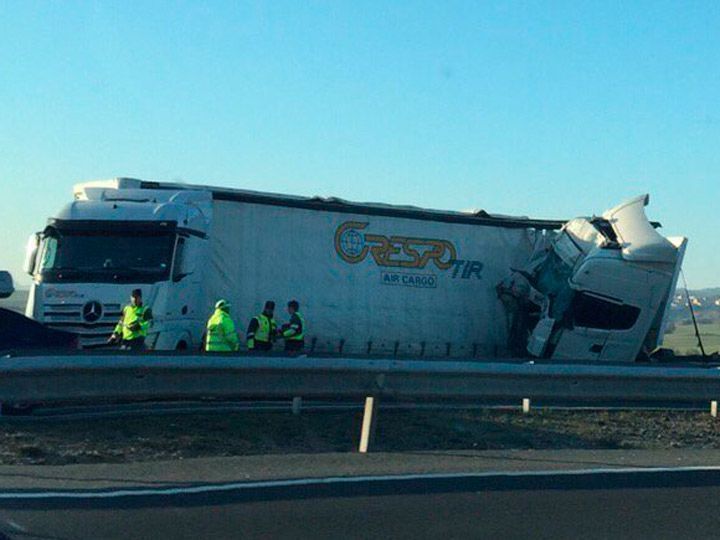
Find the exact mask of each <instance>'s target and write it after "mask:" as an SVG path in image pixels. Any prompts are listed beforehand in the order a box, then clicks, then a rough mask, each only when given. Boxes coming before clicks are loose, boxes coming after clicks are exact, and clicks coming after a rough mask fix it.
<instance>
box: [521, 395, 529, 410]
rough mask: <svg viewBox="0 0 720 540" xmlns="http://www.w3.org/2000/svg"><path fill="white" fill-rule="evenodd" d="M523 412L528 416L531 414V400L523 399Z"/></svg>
mask: <svg viewBox="0 0 720 540" xmlns="http://www.w3.org/2000/svg"><path fill="white" fill-rule="evenodd" d="M522 412H523V413H525V414H528V413H529V412H530V398H523V400H522Z"/></svg>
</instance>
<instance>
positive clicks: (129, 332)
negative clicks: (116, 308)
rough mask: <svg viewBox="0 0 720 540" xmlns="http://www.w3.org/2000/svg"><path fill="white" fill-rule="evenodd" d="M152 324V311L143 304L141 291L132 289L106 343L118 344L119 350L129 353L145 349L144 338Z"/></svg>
mask: <svg viewBox="0 0 720 540" xmlns="http://www.w3.org/2000/svg"><path fill="white" fill-rule="evenodd" d="M151 322H152V310H151V309H150V308H149V307H147V306H145V305H144V304H143V300H142V291H141V290H140V289H134V290H133V291H132V293H131V294H130V303H129V304H128V305H127V306H125V307H124V308H123V310H122V315H121V316H120V320H119V321H118V323H117V325H115V330H113V333H112V335H111V336H110V339H108V343H110V344H116V343H118V342H119V343H120V348H121V349H124V350H130V351H141V350H143V349H145V338H146V337H147V334H148V329H149V328H150V323H151Z"/></svg>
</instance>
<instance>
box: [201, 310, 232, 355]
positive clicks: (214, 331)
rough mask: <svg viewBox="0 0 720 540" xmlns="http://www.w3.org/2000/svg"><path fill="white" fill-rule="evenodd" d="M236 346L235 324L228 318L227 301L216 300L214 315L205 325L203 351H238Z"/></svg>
mask: <svg viewBox="0 0 720 540" xmlns="http://www.w3.org/2000/svg"><path fill="white" fill-rule="evenodd" d="M238 345H239V339H238V335H237V333H236V332H235V323H234V322H233V320H232V318H231V317H230V303H229V302H228V301H227V300H218V301H217V303H216V304H215V313H213V314H212V316H211V317H210V319H209V320H208V323H207V336H206V338H205V350H206V351H208V352H232V351H237V350H238Z"/></svg>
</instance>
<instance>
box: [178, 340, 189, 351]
mask: <svg viewBox="0 0 720 540" xmlns="http://www.w3.org/2000/svg"><path fill="white" fill-rule="evenodd" d="M187 348H188V346H187V342H185V341H180V342H178V344H177V346H176V347H175V350H176V351H187Z"/></svg>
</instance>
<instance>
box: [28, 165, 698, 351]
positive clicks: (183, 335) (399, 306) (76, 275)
mask: <svg viewBox="0 0 720 540" xmlns="http://www.w3.org/2000/svg"><path fill="white" fill-rule="evenodd" d="M647 202H648V199H647V197H641V198H638V199H635V200H633V201H630V202H628V203H626V204H625V205H621V206H619V207H617V208H615V209H613V210H611V211H609V212H607V213H605V214H603V216H602V217H599V218H579V219H575V220H572V221H570V222H567V223H565V222H563V221H552V220H536V219H529V218H515V217H507V216H497V215H489V214H487V213H485V212H482V211H480V212H467V213H464V212H444V211H436V210H426V209H420V208H415V207H406V206H390V205H383V204H358V203H350V202H346V201H343V200H340V199H334V198H318V197H316V198H306V197H294V196H286V195H275V194H268V193H259V192H254V191H246V190H235V189H226V188H214V187H206V186H190V185H186V184H171V183H160V182H150V181H143V180H138V179H132V178H116V179H113V180H102V181H93V182H86V183H83V184H78V185H76V186H75V188H74V200H73V202H71V203H70V204H68V205H67V206H65V207H64V208H63V209H62V210H61V211H60V212H59V213H58V214H57V215H55V216H54V217H52V218H50V219H49V220H48V223H47V226H46V227H45V228H44V229H43V231H42V232H39V233H37V234H35V235H33V236H32V237H31V239H30V241H29V244H28V253H27V258H26V264H25V266H26V271H27V272H28V273H29V274H30V275H31V276H32V277H33V285H32V288H31V290H30V296H29V300H28V305H27V312H26V313H27V315H28V316H29V317H32V318H34V319H37V320H38V321H41V322H43V323H44V324H46V325H48V326H50V327H52V328H57V329H61V330H66V331H72V332H76V333H77V334H79V336H80V341H81V343H82V345H83V346H85V347H94V346H102V345H103V344H104V343H105V340H106V339H107V337H108V336H109V334H110V333H111V331H112V328H113V327H114V325H115V323H116V321H117V319H118V317H119V316H120V311H121V307H122V305H123V304H124V303H125V302H126V301H127V299H128V296H129V293H130V291H131V290H132V289H135V288H140V289H142V291H143V297H144V299H145V303H146V304H148V305H149V306H151V308H152V310H153V313H154V322H153V324H152V327H151V330H150V333H149V336H148V340H147V344H148V345H149V346H150V347H152V348H154V349H158V350H172V349H196V348H198V347H199V346H200V345H201V341H202V336H203V332H204V327H205V322H206V320H207V318H208V316H209V315H210V314H211V312H212V306H213V304H214V302H215V301H216V300H217V299H219V298H225V299H227V300H229V301H230V302H231V304H232V314H233V316H234V318H235V319H236V322H237V325H238V329H239V331H240V332H241V333H242V332H243V330H244V328H245V326H246V325H247V323H248V321H249V320H250V318H251V317H252V316H253V315H255V314H257V313H259V311H260V310H261V309H262V305H263V303H264V302H265V301H266V300H275V301H276V303H277V304H278V306H279V307H282V306H284V305H285V303H286V302H287V301H288V300H290V299H296V300H298V301H299V302H300V305H301V310H302V312H303V313H304V315H305V319H306V321H307V333H306V345H307V349H308V351H309V352H313V353H338V354H346V355H397V356H418V357H438V356H441V357H462V358H481V357H482V358H491V357H507V356H520V355H527V354H530V355H533V356H537V357H543V358H551V359H555V358H558V359H568V358H571V359H576V360H588V359H596V360H630V361H631V360H634V359H636V358H638V357H639V356H642V355H645V354H649V353H650V352H652V351H653V350H654V349H655V348H657V347H658V346H659V344H660V343H661V340H662V335H663V328H664V324H665V319H666V315H667V311H668V305H669V302H670V297H671V294H672V292H673V291H674V288H675V282H676V280H677V275H678V272H679V268H680V265H681V262H682V257H683V252H684V248H685V243H686V241H685V239H672V240H669V239H666V238H665V237H663V236H661V235H660V234H659V233H658V232H657V230H656V229H655V228H654V227H653V225H652V224H651V223H650V222H649V221H648V220H647V218H646V217H645V212H644V206H645V205H646V204H647ZM278 311H279V310H278ZM276 317H277V318H280V319H282V317H283V313H282V312H279V313H277V314H276Z"/></svg>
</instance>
